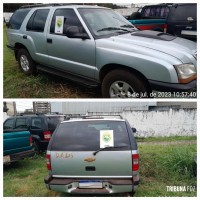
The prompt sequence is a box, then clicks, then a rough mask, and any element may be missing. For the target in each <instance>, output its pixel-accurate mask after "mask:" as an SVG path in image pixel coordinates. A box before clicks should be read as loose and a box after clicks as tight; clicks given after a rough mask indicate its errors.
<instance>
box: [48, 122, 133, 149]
mask: <svg viewBox="0 0 200 200" xmlns="http://www.w3.org/2000/svg"><path fill="white" fill-rule="evenodd" d="M102 130H111V131H113V139H114V146H128V147H129V149H130V141H129V137H128V133H127V129H126V124H125V122H122V121H106V120H105V121H104V120H101V121H80V122H69V123H63V124H60V125H59V127H58V129H56V132H55V133H54V137H53V141H52V146H51V150H55V151H95V150H97V149H100V131H102ZM112 150H113V149H112Z"/></svg>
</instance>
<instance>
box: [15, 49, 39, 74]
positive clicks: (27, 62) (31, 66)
mask: <svg viewBox="0 0 200 200" xmlns="http://www.w3.org/2000/svg"><path fill="white" fill-rule="evenodd" d="M17 61H18V65H19V68H20V70H21V71H22V72H23V73H24V74H26V75H34V74H35V73H36V66H35V63H34V61H33V59H32V58H31V56H30V54H29V53H28V51H27V50H26V49H20V50H19V52H18V54H17Z"/></svg>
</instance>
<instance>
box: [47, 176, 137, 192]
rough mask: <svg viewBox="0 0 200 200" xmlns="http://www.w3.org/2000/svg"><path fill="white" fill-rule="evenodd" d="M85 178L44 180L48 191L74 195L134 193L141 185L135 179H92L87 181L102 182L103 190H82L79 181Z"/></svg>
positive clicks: (49, 178)
mask: <svg viewBox="0 0 200 200" xmlns="http://www.w3.org/2000/svg"><path fill="white" fill-rule="evenodd" d="M80 180H83V178H81V179H79V178H75V179H73V178H53V177H52V176H47V177H46V178H45V179H44V182H45V184H46V187H47V189H49V190H55V191H59V192H66V193H72V194H111V193H124V192H134V191H135V190H136V188H137V186H138V184H139V181H137V182H134V183H133V179H130V178H129V179H122V178H120V179H119V178H116V179H114V178H106V179H103V178H102V179H100V178H95V179H94V178H90V179H88V178H87V180H91V181H92V180H99V181H101V182H102V185H103V187H102V188H80V187H79V181H80Z"/></svg>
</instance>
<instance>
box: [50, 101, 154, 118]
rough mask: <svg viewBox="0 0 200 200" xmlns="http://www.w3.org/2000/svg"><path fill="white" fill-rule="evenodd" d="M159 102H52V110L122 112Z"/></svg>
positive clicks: (144, 108)
mask: <svg viewBox="0 0 200 200" xmlns="http://www.w3.org/2000/svg"><path fill="white" fill-rule="evenodd" d="M156 105H157V102H118V101H117V102H102V101H100V102H51V112H60V113H63V114H71V115H73V114H81V115H85V114H86V113H89V112H91V113H92V112H107V113H109V112H122V111H123V110H148V109H149V106H156Z"/></svg>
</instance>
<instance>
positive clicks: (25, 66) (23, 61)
mask: <svg viewBox="0 0 200 200" xmlns="http://www.w3.org/2000/svg"><path fill="white" fill-rule="evenodd" d="M20 64H21V67H22V69H23V71H25V72H27V71H29V69H30V66H29V61H28V59H27V57H26V56H25V55H21V57H20Z"/></svg>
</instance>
